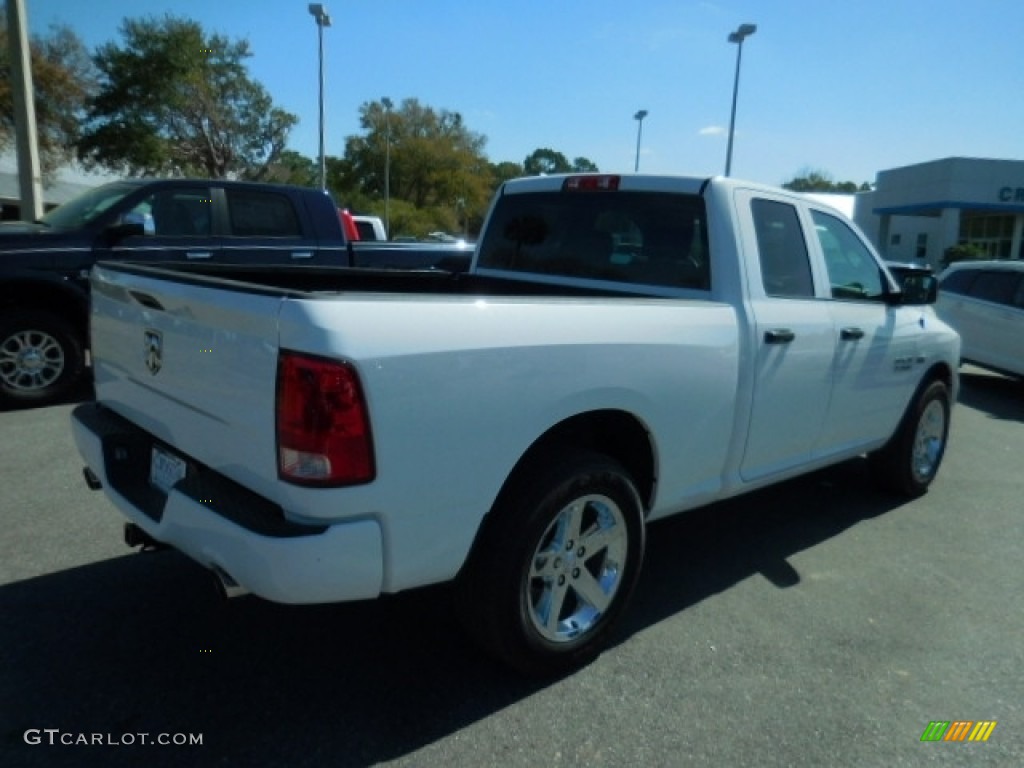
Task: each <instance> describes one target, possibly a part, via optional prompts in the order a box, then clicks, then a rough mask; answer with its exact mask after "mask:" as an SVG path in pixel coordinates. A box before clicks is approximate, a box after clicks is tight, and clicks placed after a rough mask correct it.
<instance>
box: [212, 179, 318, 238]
mask: <svg viewBox="0 0 1024 768" xmlns="http://www.w3.org/2000/svg"><path fill="white" fill-rule="evenodd" d="M227 199H228V224H229V226H230V228H231V232H230V234H231V235H232V236H233V237H295V238H299V237H302V227H301V225H300V223H299V218H298V216H297V215H296V213H295V209H294V208H293V207H292V202H291V200H289V199H288V197H287V195H281V194H277V193H275V192H261V191H251V190H238V189H228V190H227Z"/></svg>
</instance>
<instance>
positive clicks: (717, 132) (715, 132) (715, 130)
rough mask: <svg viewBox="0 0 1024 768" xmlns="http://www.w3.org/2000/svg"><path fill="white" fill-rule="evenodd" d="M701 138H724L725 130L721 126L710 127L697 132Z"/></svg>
mask: <svg viewBox="0 0 1024 768" xmlns="http://www.w3.org/2000/svg"><path fill="white" fill-rule="evenodd" d="M697 133H698V134H700V135H701V136H724V135H725V128H723V127H722V126H720V125H708V126H705V127H704V128H701V129H700V130H699V131H697Z"/></svg>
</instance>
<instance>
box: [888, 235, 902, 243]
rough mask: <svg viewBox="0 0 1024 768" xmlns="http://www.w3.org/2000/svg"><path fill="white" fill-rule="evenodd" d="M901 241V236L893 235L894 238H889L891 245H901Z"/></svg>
mask: <svg viewBox="0 0 1024 768" xmlns="http://www.w3.org/2000/svg"><path fill="white" fill-rule="evenodd" d="M901 239H902V236H901V235H899V234H895V235H893V236H892V237H890V238H889V245H899V244H900V240H901Z"/></svg>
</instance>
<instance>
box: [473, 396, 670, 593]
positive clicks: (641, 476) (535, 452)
mask: <svg viewBox="0 0 1024 768" xmlns="http://www.w3.org/2000/svg"><path fill="white" fill-rule="evenodd" d="M587 451H592V452H596V453H600V454H603V455H605V456H607V457H608V458H610V459H613V460H615V461H617V462H618V463H619V464H621V465H622V466H623V468H624V469H625V470H626V472H627V473H628V474H629V476H630V478H631V479H632V481H633V485H634V486H635V488H636V491H637V493H638V494H639V496H640V501H641V504H642V507H643V512H644V514H645V515H646V514H647V513H648V512H650V510H651V506H652V505H653V502H654V491H655V487H656V480H657V459H656V452H655V446H654V444H653V441H652V438H651V433H650V430H648V429H647V427H646V426H645V424H644V423H643V422H642V421H641V420H640V419H639V418H638V417H637V416H636V415H635V414H633V413H630V412H628V411H623V410H617V409H604V410H594V411H587V412H584V413H579V414H576V415H574V416H570V417H568V418H566V419H564V420H562V421H560V422H558V423H557V424H555V425H553V426H552V427H550V428H549V429H548V430H547V431H546V432H544V433H543V434H542V435H541V436H540V437H538V438H537V439H536V440H535V441H534V442H533V443H532V444H531V445H530V446H529V448H527V449H526V451H524V452H523V455H522V456H520V458H519V460H518V461H517V462H516V464H515V466H514V467H513V468H512V471H511V472H510V473H509V474H508V477H506V478H505V481H504V483H502V485H501V488H500V490H499V491H498V495H497V496H496V497H495V501H497V500H498V499H500V498H501V497H502V495H503V494H505V493H506V491H507V490H508V488H509V487H510V486H513V485H515V484H516V483H519V482H520V481H521V478H523V477H524V476H525V475H527V474H529V473H530V472H531V471H532V469H533V467H534V466H535V465H536V462H539V461H543V460H544V457H545V456H550V455H552V454H554V453H569V452H587ZM493 524H494V520H493V507H492V510H488V512H487V514H486V515H484V517H483V519H482V520H481V522H480V526H479V527H478V529H477V532H476V536H475V537H474V539H473V544H472V546H471V547H470V548H469V555H468V557H467V558H466V561H465V562H464V563H463V566H462V569H461V571H465V569H466V568H467V566H468V565H469V562H470V561H471V560H472V559H473V554H474V553H475V552H477V551H479V550H480V548H481V541H482V540H483V539H485V537H486V536H487V531H488V530H490V529H491V528H492V527H493ZM461 571H460V573H461Z"/></svg>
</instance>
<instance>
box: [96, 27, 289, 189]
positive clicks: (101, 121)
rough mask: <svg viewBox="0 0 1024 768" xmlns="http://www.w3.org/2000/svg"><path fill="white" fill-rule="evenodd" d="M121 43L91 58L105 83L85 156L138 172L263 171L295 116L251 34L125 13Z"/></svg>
mask: <svg viewBox="0 0 1024 768" xmlns="http://www.w3.org/2000/svg"><path fill="white" fill-rule="evenodd" d="M121 36H122V38H123V40H124V43H123V45H122V46H118V45H116V44H114V43H107V44H106V45H103V46H101V47H100V48H99V49H98V50H97V52H96V54H95V56H94V57H93V58H94V61H95V64H96V67H97V68H98V69H99V72H100V87H99V92H98V93H97V94H96V96H95V97H94V98H93V99H91V100H90V102H89V114H88V120H87V123H86V127H85V130H84V132H83V137H82V140H81V142H80V144H79V157H80V159H81V160H82V161H83V163H85V164H86V165H89V166H104V167H107V168H110V169H112V170H118V171H128V172H129V173H132V174H152V175H163V174H170V175H200V176H206V177H210V178H224V177H241V178H263V177H264V176H266V175H267V174H268V173H269V172H270V168H271V166H272V165H273V164H274V163H275V162H276V161H277V160H278V158H279V156H280V154H281V152H282V151H283V149H284V146H285V142H286V140H287V138H288V132H289V130H290V129H291V127H292V126H293V125H295V123H296V122H297V118H296V117H295V116H294V115H292V114H289V113H288V112H285V111H284V110H282V109H279V108H277V107H275V106H274V105H273V102H272V101H271V98H270V96H269V95H268V94H267V92H266V90H265V89H264V88H263V86H261V85H260V84H259V83H257V82H255V81H253V80H251V79H250V78H249V75H248V73H247V71H246V68H245V64H244V61H245V59H247V58H248V57H250V56H251V55H252V53H251V52H250V50H249V44H248V42H246V41H244V40H242V41H238V42H231V41H230V40H228V39H227V38H225V37H223V36H221V35H217V34H213V35H208V34H207V33H206V32H204V30H203V29H202V27H201V26H200V25H199V24H198V23H197V22H195V21H191V20H189V19H184V18H179V17H175V16H172V15H170V14H168V15H166V16H164V17H163V18H162V19H158V18H155V17H151V18H146V19H125V20H124V22H123V23H122V25H121Z"/></svg>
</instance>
